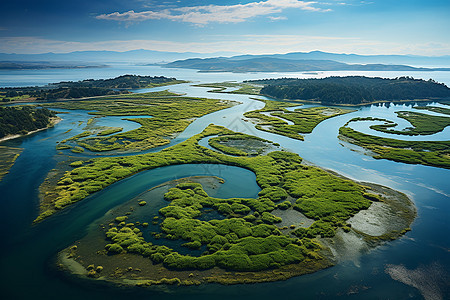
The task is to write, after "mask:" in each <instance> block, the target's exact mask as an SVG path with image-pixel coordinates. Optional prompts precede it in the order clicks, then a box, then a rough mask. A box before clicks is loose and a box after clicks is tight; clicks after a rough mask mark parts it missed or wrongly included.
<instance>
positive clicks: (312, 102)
mask: <svg viewBox="0 0 450 300" xmlns="http://www.w3.org/2000/svg"><path fill="white" fill-rule="evenodd" d="M258 96H263V97H267V98H269V99H273V100H274V101H285V102H291V103H292V102H294V103H308V104H317V105H322V106H344V107H360V106H366V105H373V104H381V103H394V104H395V103H407V102H439V101H448V100H449V99H448V98H435V99H432V98H429V99H404V100H379V101H372V102H365V103H359V104H348V103H322V102H321V101H312V100H301V99H281V98H275V97H273V96H269V95H264V94H260V95H258ZM257 100H260V99H257Z"/></svg>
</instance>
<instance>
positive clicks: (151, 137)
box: [46, 91, 232, 152]
mask: <svg viewBox="0 0 450 300" xmlns="http://www.w3.org/2000/svg"><path fill="white" fill-rule="evenodd" d="M46 105H48V106H51V107H56V108H64V109H85V110H93V111H94V112H90V114H93V115H101V116H125V117H126V116H127V115H128V116H130V115H142V116H152V118H133V119H129V120H130V121H133V122H137V123H139V124H141V125H142V126H141V127H140V128H138V129H135V130H131V131H128V132H123V133H117V132H120V131H121V130H120V131H119V128H110V129H107V130H104V131H101V132H100V133H98V134H97V135H96V136H92V137H89V138H86V137H88V136H91V135H93V134H94V133H93V131H90V130H87V131H85V132H83V133H81V134H79V135H76V136H74V137H72V138H69V139H66V140H64V141H62V142H61V143H60V144H59V146H58V147H59V149H63V148H62V146H63V145H64V144H65V143H66V142H68V141H74V142H75V143H76V144H77V146H78V147H82V148H84V149H87V150H90V151H96V152H102V151H111V150H133V151H136V150H146V149H150V148H154V147H158V146H162V145H165V144H168V143H169V142H170V138H171V137H173V136H174V135H175V134H178V133H180V132H182V131H183V130H184V129H186V127H187V126H188V125H189V124H190V123H191V122H192V121H193V120H194V119H195V118H198V117H201V116H204V115H206V114H209V113H212V112H214V111H217V110H221V109H224V108H228V107H230V106H231V105H232V103H231V102H228V101H221V100H213V99H203V98H191V97H180V96H179V95H177V94H173V93H170V92H168V91H162V92H152V93H144V94H132V95H119V96H111V97H102V98H94V99H89V100H79V101H65V102H56V103H52V104H46ZM112 133H117V134H114V135H112V136H104V135H110V134H112Z"/></svg>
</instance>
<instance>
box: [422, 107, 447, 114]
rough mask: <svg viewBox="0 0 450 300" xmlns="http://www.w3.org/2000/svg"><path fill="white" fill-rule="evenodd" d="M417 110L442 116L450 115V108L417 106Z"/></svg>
mask: <svg viewBox="0 0 450 300" xmlns="http://www.w3.org/2000/svg"><path fill="white" fill-rule="evenodd" d="M414 108H415V109H423V110H428V111H432V112H436V113H440V114H445V115H450V108H445V107H435V106H415V107H414Z"/></svg>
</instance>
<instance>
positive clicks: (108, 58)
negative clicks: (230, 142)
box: [0, 50, 236, 64]
mask: <svg viewBox="0 0 450 300" xmlns="http://www.w3.org/2000/svg"><path fill="white" fill-rule="evenodd" d="M235 54H236V53H231V52H217V53H208V54H205V53H194V52H182V53H181V52H162V51H151V50H132V51H125V52H116V51H76V52H70V53H42V54H8V53H0V61H16V62H39V61H45V62H83V63H88V62H96V63H102V64H104V63H132V64H149V63H161V62H170V61H174V60H179V59H187V58H192V57H200V58H203V57H211V56H229V55H235Z"/></svg>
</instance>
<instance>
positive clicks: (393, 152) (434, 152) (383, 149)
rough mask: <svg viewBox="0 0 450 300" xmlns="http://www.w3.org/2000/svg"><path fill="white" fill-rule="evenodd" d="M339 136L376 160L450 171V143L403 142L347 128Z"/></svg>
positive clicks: (341, 130) (342, 129)
mask: <svg viewBox="0 0 450 300" xmlns="http://www.w3.org/2000/svg"><path fill="white" fill-rule="evenodd" d="M352 121H354V120H350V121H349V122H352ZM347 124H348V123H347ZM339 134H340V138H341V139H342V138H344V137H345V138H348V139H350V140H349V141H350V142H351V143H353V144H356V145H358V146H361V147H364V148H366V149H369V150H371V151H372V152H374V153H375V155H374V158H376V159H388V160H393V161H397V162H402V163H408V164H422V165H427V166H433V167H439V168H446V169H450V141H436V142H434V141H433V142H430V141H401V140H397V139H390V138H382V137H376V136H372V135H368V134H364V133H361V132H358V131H355V130H353V129H352V128H349V127H347V126H343V127H341V128H340V129H339Z"/></svg>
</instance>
